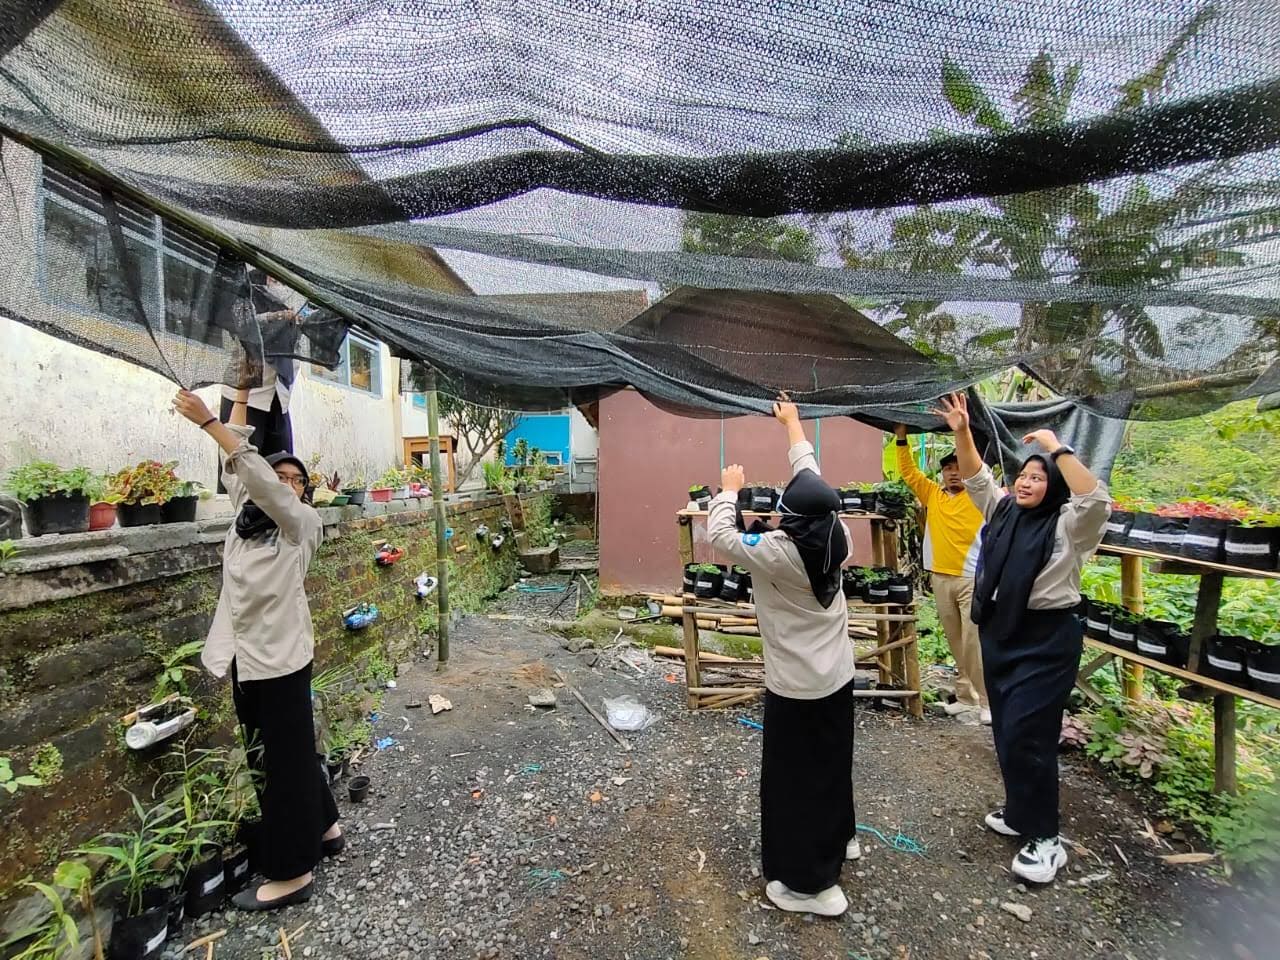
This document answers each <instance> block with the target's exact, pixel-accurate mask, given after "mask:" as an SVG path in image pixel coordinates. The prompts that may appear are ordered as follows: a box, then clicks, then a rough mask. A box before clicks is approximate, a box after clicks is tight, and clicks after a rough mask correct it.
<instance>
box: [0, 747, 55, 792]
mask: <svg viewBox="0 0 1280 960" xmlns="http://www.w3.org/2000/svg"><path fill="white" fill-rule="evenodd" d="M40 786H44V781H43V780H41V779H40V778H39V777H37V776H34V775H33V774H24V775H23V776H20V777H17V776H14V774H13V761H12V760H11V759H10V758H8V757H3V756H0V790H3V791H4V792H5V793H10V794H12V793H17V792H18V789H19V788H20V787H40Z"/></svg>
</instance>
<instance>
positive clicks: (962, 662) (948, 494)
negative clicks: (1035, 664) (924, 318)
mask: <svg viewBox="0 0 1280 960" xmlns="http://www.w3.org/2000/svg"><path fill="white" fill-rule="evenodd" d="M894 432H895V433H896V434H897V437H898V470H899V472H900V473H901V474H902V479H903V481H904V482H905V483H906V484H907V486H909V487H910V488H911V490H912V492H914V493H915V495H916V496H917V497H918V498H919V500H920V502H921V503H922V504H923V505H924V508H925V527H924V566H925V569H926V570H928V571H929V573H930V574H931V576H932V579H933V597H934V600H935V601H936V603H937V605H938V621H939V622H940V623H941V624H942V631H943V633H945V634H946V637H947V645H948V646H949V647H951V655H952V656H953V657H954V658H955V661H956V702H955V703H949V704H947V706H946V710H947V713H949V714H950V715H952V716H955V715H957V714H959V713H962V712H964V711H966V710H979V711H981V713H980V717H981V719H982V722H983V723H988V724H989V723H990V722H991V710H990V709H989V708H988V706H987V688H986V684H985V683H984V682H983V679H982V648H981V646H980V645H979V643H978V628H977V626H976V625H975V624H974V622H973V621H972V620H970V619H969V604H970V602H971V601H972V600H973V575H974V567H975V565H976V564H977V560H978V548H979V543H978V531H979V530H980V529H982V514H981V512H979V510H978V508H977V507H976V506H974V503H973V501H972V500H970V499H969V494H968V492H967V491H966V490H965V486H964V482H963V480H962V479H961V477H960V467H959V465H958V464H957V463H956V457H955V454H949V455H948V456H945V457H943V458H942V462H941V465H940V466H941V479H942V483H941V484H937V483H935V482H934V481H932V480H930V479H929V478H928V477H926V476H925V475H924V474H923V473H921V472H920V468H919V467H917V466H916V465H915V463H914V461H913V460H912V458H911V448H910V447H909V446H907V428H906V427H905V426H903V425H902V424H898V426H897V428H896V429H895V431H894Z"/></svg>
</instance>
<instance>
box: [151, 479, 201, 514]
mask: <svg viewBox="0 0 1280 960" xmlns="http://www.w3.org/2000/svg"><path fill="white" fill-rule="evenodd" d="M202 490H204V484H202V483H199V482H198V481H196V480H179V481H178V483H177V485H176V486H175V487H174V489H173V496H171V497H170V498H169V499H168V500H166V501H165V502H164V503H162V504H160V522H161V523H192V522H194V521H195V519H196V506H197V504H199V502H200V493H201V491H202Z"/></svg>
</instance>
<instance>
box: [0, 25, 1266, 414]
mask: <svg viewBox="0 0 1280 960" xmlns="http://www.w3.org/2000/svg"><path fill="white" fill-rule="evenodd" d="M0 134H3V136H4V137H5V142H4V154H3V157H4V160H5V165H4V169H3V171H2V174H3V177H4V179H5V181H6V182H7V185H8V190H7V191H3V192H7V193H8V198H7V199H8V201H9V202H7V203H6V202H5V198H4V197H3V196H0V207H8V210H7V211H6V214H5V222H6V227H5V232H4V238H5V240H6V254H5V257H4V258H3V261H4V262H3V265H2V266H0V311H3V313H4V314H5V315H7V316H9V317H10V318H12V319H16V320H19V321H20V322H24V323H28V324H31V325H33V326H35V327H37V328H38V329H41V330H43V331H45V332H48V333H52V334H54V335H55V336H60V337H63V338H65V339H68V340H71V341H73V342H76V343H79V344H81V345H84V346H89V347H91V348H93V349H97V350H100V351H102V352H104V353H109V354H111V355H114V356H119V357H124V358H126V359H129V360H132V361H134V362H137V363H139V364H142V365H144V366H146V367H149V368H150V369H153V370H156V371H158V372H160V373H162V374H164V375H166V376H168V377H170V378H171V379H173V380H174V381H176V382H178V383H181V384H182V385H184V386H195V385H199V384H204V383H215V382H220V383H250V382H255V380H256V378H257V377H258V376H259V374H258V371H260V370H261V369H262V368H263V365H264V364H267V363H273V362H278V361H279V360H280V359H281V358H287V357H293V358H297V359H303V360H310V361H312V362H315V363H317V364H321V365H325V366H333V365H334V364H337V363H339V361H340V352H341V342H342V338H343V336H344V335H345V334H346V333H347V331H348V329H349V328H351V327H355V328H357V329H359V330H361V331H363V332H365V333H367V334H370V335H372V336H374V337H377V338H379V339H381V340H383V341H384V342H386V343H388V344H389V345H390V346H391V349H392V351H393V353H394V354H395V355H397V356H399V357H402V358H404V359H405V360H407V361H412V362H407V363H404V364H403V365H402V370H403V374H404V377H405V380H406V384H407V385H408V386H409V387H413V386H414V385H415V384H417V385H421V384H422V383H424V382H425V379H424V371H425V370H426V369H427V368H430V369H432V370H435V371H437V372H438V375H439V376H440V378H441V384H440V385H441V387H442V388H443V389H446V390H451V391H453V392H456V393H458V394H460V395H462V396H464V397H468V398H472V399H477V400H480V401H481V402H501V403H504V404H506V405H513V406H520V407H525V408H534V407H550V406H559V405H563V404H564V403H565V402H567V401H569V400H582V399H587V398H590V397H591V396H594V395H596V394H597V393H598V392H599V391H600V390H601V389H610V388H616V387H620V386H625V385H631V386H635V387H637V388H639V389H641V390H643V391H644V392H645V393H646V394H647V395H649V396H650V397H652V398H653V399H655V400H657V401H658V402H661V403H665V404H668V405H671V406H673V407H677V408H680V409H687V410H689V411H691V412H702V413H741V412H748V411H753V410H754V411H759V410H763V409H767V406H768V403H769V401H770V399H771V398H772V397H774V396H775V395H776V394H777V392H778V391H779V390H787V391H789V392H790V393H791V395H792V396H793V398H795V399H796V400H798V401H799V402H801V403H802V404H803V405H804V407H805V409H806V412H807V413H809V414H810V415H817V414H822V415H831V414H840V413H848V414H854V415H858V416H862V417H864V418H866V419H869V420H873V421H881V420H892V419H901V418H907V419H913V420H914V422H917V424H918V425H925V424H926V423H927V422H928V421H929V419H930V418H929V417H928V415H927V414H926V413H924V407H923V404H924V402H925V401H927V400H929V399H930V398H933V397H936V396H938V395H939V394H941V393H943V392H946V391H949V390H952V389H956V388H959V387H963V386H966V385H968V384H972V383H974V382H976V381H978V380H980V379H983V378H985V377H988V376H990V375H991V374H993V373H995V372H999V371H1001V370H1006V369H1009V368H1010V367H1021V368H1022V369H1023V370H1025V371H1027V372H1030V373H1032V374H1033V375H1034V376H1035V377H1036V378H1038V379H1039V380H1041V381H1042V382H1043V383H1044V384H1046V385H1047V386H1048V387H1049V388H1051V389H1052V391H1054V392H1055V393H1056V394H1058V395H1059V396H1060V397H1062V398H1066V399H1067V400H1070V401H1075V402H1078V403H1079V404H1081V405H1083V406H1086V407H1088V408H1089V409H1091V410H1094V411H1096V412H1100V413H1103V414H1105V415H1108V416H1115V417H1142V418H1163V417H1178V416H1185V415H1190V414H1193V413H1197V412H1201V411H1203V410H1205V409H1208V408H1211V407H1213V406H1216V405H1219V404H1221V403H1224V402H1227V401H1229V400H1232V399H1238V398H1242V397H1254V396H1262V395H1264V394H1268V393H1273V392H1276V391H1280V368H1277V366H1276V357H1277V351H1278V349H1280V7H1277V5H1276V4H1274V3H1268V2H1262V0H1216V2H1204V0H1197V2H1191V0H1077V2H1071V3H1062V2H1060V0H998V2H997V0H964V2H960V3H957V2H954V0H946V2H943V0H936V2H935V0H901V2H889V0H848V2H838V0H831V2H823V3H817V2H813V0H805V2H800V0H796V2H785V0H780V2H775V3H769V4H759V3H748V2H741V0H725V2H718V3H706V2H700V0H650V2H644V0H639V2H629V3H616V2H600V3H596V2H590V3H587V2H571V0H520V2H515V0H471V2H468V3H465V4H461V3H449V2H434V3H433V2H429V0H427V2H424V0H414V2H408V0H405V2H400V3H396V2H390V3H368V4H352V3H350V2H349V0H311V2H308V3H305V4H301V3H299V4H291V3H281V2H279V0H207V2H203V3H201V2H195V0H125V2H120V0H110V2H108V0H65V2H62V3H56V2H47V0H45V2H39V3H33V2H4V3H0ZM258 271H263V272H258ZM267 274H269V275H270V276H271V277H273V278H278V279H279V280H281V281H283V283H284V287H283V288H281V287H280V285H279V284H277V283H275V282H274V281H268V280H267V279H266V276H265V275H267ZM582 291H623V292H630V293H633V294H639V296H636V297H632V298H631V299H630V301H628V302H630V303H631V304H632V306H631V307H630V308H629V309H630V313H629V315H621V316H619V315H618V314H617V312H616V311H614V312H612V313H610V314H609V315H608V316H604V315H601V314H599V313H598V312H594V313H593V312H592V311H591V310H589V309H585V308H583V307H582V304H581V303H579V304H578V305H577V306H576V307H575V305H574V299H573V295H574V294H575V293H580V292H582ZM549 292H550V293H557V292H558V293H560V294H562V297H561V299H560V300H559V301H557V300H556V299H555V298H554V297H543V298H542V299H539V298H538V297H535V296H532V295H534V294H544V293H549ZM496 294H502V296H498V295H496ZM519 294H529V295H530V296H529V297H526V298H524V299H521V298H520V297H519V296H512V295H519ZM304 303H305V307H304V306H303V305H304Z"/></svg>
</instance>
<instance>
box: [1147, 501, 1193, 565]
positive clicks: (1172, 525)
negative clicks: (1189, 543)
mask: <svg viewBox="0 0 1280 960" xmlns="http://www.w3.org/2000/svg"><path fill="white" fill-rule="evenodd" d="M1189 523H1190V518H1189V516H1188V513H1187V506H1186V505H1185V504H1182V503H1170V504H1165V505H1164V506H1161V507H1157V508H1156V517H1155V521H1154V523H1153V525H1152V529H1151V549H1152V550H1154V551H1155V552H1156V553H1164V554H1168V555H1169V556H1173V557H1176V556H1178V555H1179V554H1181V553H1182V539H1183V537H1185V536H1186V535H1187V527H1188V524H1189Z"/></svg>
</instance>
